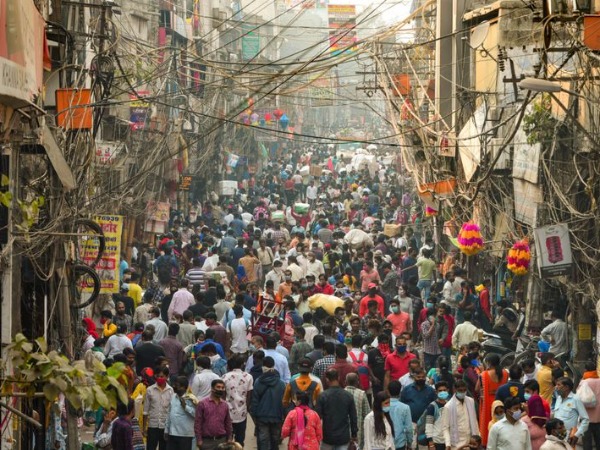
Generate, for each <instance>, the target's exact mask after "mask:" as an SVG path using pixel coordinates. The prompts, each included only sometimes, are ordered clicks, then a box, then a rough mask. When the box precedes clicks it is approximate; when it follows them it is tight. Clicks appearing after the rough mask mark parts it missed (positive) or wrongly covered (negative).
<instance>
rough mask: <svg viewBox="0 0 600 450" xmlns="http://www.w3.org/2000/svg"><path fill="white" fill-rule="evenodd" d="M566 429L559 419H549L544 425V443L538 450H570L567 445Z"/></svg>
mask: <svg viewBox="0 0 600 450" xmlns="http://www.w3.org/2000/svg"><path fill="white" fill-rule="evenodd" d="M566 437H567V429H566V428H565V424H564V423H563V421H562V420H560V419H550V420H549V421H548V422H547V423H546V442H544V443H543V444H542V446H541V447H540V450H571V446H569V444H568V443H567V441H566V440H565V438H566Z"/></svg>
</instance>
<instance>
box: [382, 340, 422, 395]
mask: <svg viewBox="0 0 600 450" xmlns="http://www.w3.org/2000/svg"><path fill="white" fill-rule="evenodd" d="M413 358H415V355H413V354H412V353H410V352H409V351H407V349H406V339H404V338H403V337H402V336H399V337H397V338H396V349H395V351H394V352H393V353H390V354H389V355H388V356H387V357H386V358H385V366H384V369H385V378H384V381H383V389H387V387H388V384H389V383H390V381H391V380H399V379H400V377H401V376H402V375H404V374H406V373H408V364H409V363H410V360H411V359H413Z"/></svg>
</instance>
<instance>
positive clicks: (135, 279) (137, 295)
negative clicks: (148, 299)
mask: <svg viewBox="0 0 600 450" xmlns="http://www.w3.org/2000/svg"><path fill="white" fill-rule="evenodd" d="M139 281H140V274H139V273H137V272H134V273H132V274H131V281H129V293H128V295H129V297H131V298H132V299H133V306H134V308H137V307H138V306H140V305H141V304H142V287H141V286H140V285H139V284H138V283H139Z"/></svg>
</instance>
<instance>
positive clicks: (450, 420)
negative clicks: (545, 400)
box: [442, 380, 527, 450]
mask: <svg viewBox="0 0 600 450" xmlns="http://www.w3.org/2000/svg"><path fill="white" fill-rule="evenodd" d="M454 389H455V393H454V396H453V397H452V398H451V399H450V401H448V403H446V405H445V406H444V409H445V410H446V411H445V413H444V416H443V418H442V429H443V432H444V442H445V444H446V449H452V450H456V449H459V448H461V447H462V446H464V445H468V444H469V440H470V439H471V436H479V425H478V424H477V413H476V412H475V401H474V400H473V399H472V398H471V397H467V384H466V383H465V382H464V381H462V380H458V381H456V382H455V383H454ZM525 429H527V427H526V426H525Z"/></svg>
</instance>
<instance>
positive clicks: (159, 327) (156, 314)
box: [144, 306, 169, 342]
mask: <svg viewBox="0 0 600 450" xmlns="http://www.w3.org/2000/svg"><path fill="white" fill-rule="evenodd" d="M150 315H151V317H152V318H151V319H150V320H148V321H147V322H146V323H144V330H146V329H147V328H148V325H152V327H154V336H153V337H152V340H153V341H154V342H159V341H162V340H163V339H164V338H166V337H167V332H168V331H169V329H168V328H167V324H166V323H164V322H163V321H162V320H161V318H160V309H158V307H156V306H153V307H152V309H151V310H150Z"/></svg>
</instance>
